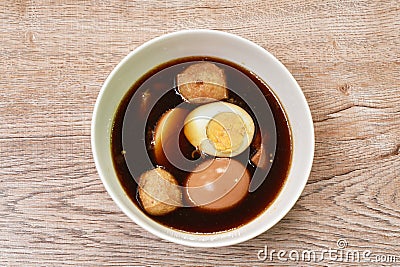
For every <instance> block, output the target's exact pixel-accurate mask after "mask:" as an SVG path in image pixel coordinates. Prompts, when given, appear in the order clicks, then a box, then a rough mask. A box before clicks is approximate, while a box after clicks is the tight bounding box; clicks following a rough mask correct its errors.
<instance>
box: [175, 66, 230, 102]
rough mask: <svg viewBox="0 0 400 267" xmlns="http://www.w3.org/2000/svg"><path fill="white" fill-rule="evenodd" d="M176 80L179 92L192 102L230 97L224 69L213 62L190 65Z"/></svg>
mask: <svg viewBox="0 0 400 267" xmlns="http://www.w3.org/2000/svg"><path fill="white" fill-rule="evenodd" d="M176 80H177V84H178V91H179V93H180V94H181V96H182V97H183V98H184V99H186V100H187V101H189V102H191V103H209V102H213V101H217V100H222V99H225V98H227V97H228V90H227V88H226V77H225V73H224V70H223V69H221V68H219V67H218V66H217V65H215V64H213V63H211V62H206V61H205V62H201V63H196V64H193V65H190V66H189V67H188V68H186V69H185V70H184V71H183V72H182V73H180V74H178V75H177V78H176Z"/></svg>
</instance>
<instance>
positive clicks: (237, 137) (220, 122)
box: [206, 112, 246, 153]
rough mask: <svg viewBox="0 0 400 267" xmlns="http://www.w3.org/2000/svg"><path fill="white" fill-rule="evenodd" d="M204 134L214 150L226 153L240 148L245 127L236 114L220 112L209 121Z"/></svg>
mask: <svg viewBox="0 0 400 267" xmlns="http://www.w3.org/2000/svg"><path fill="white" fill-rule="evenodd" d="M206 133H207V138H208V139H209V140H210V141H211V142H212V143H213V144H214V147H215V149H216V150H218V151H221V152H225V153H227V152H232V151H235V150H236V149H238V148H239V147H240V146H241V144H242V143H243V138H244V136H245V134H246V126H245V124H244V122H243V120H242V118H240V116H239V115H237V114H236V113H232V112H222V113H219V114H217V115H215V116H214V117H213V118H212V119H211V120H210V122H209V123H208V125H207V129H206Z"/></svg>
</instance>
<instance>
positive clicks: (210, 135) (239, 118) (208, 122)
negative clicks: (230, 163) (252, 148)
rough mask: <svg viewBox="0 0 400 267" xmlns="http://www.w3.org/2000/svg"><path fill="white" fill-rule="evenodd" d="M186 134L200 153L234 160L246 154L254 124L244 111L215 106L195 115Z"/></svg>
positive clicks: (204, 107) (198, 110)
mask: <svg viewBox="0 0 400 267" xmlns="http://www.w3.org/2000/svg"><path fill="white" fill-rule="evenodd" d="M184 124H185V126H184V134H185V136H186V138H187V139H188V140H189V142H190V143H191V144H192V145H193V146H195V147H196V148H197V149H199V150H200V151H202V152H204V153H207V154H209V155H213V156H217V157H234V156H236V155H239V154H240V153H242V152H243V151H245V150H246V149H247V148H248V147H249V145H250V143H251V141H252V139H253V135H254V122H253V119H252V118H251V116H250V115H249V114H248V113H247V112H246V111H245V110H244V109H243V108H241V107H239V106H237V105H234V104H231V103H227V102H222V101H219V102H213V103H209V104H205V105H202V106H199V107H197V108H196V109H194V110H193V111H191V112H190V113H189V114H188V115H187V117H186V119H185V122H184Z"/></svg>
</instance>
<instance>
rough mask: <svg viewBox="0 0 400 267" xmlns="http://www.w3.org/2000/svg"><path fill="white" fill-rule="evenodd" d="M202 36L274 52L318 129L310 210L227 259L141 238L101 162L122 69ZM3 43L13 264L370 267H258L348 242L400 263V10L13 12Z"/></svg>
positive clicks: (148, 2) (0, 224)
mask: <svg viewBox="0 0 400 267" xmlns="http://www.w3.org/2000/svg"><path fill="white" fill-rule="evenodd" d="M192 28H208V29H218V30H223V31H227V32H230V33H235V34H238V35H240V36H243V37H245V38H248V39H249V40H251V41H254V42H256V43H257V44H259V45H261V46H262V47H264V48H266V49H267V50H268V51H270V52H271V53H272V54H274V55H275V56H276V57H277V58H278V59H279V60H281V61H282V62H283V63H284V64H285V65H286V67H287V68H288V69H289V70H290V71H291V73H292V74H293V75H294V77H295V78H296V80H297V81H298V83H299V84H300V86H301V88H302V89H303V92H304V94H305V96H306V98H307V101H308V103H309V105H310V108H311V112H312V116H313V120H314V122H315V124H314V126H315V133H316V153H315V159H314V165H313V169H312V173H311V175H310V178H309V182H308V184H307V186H306V188H305V190H304V192H303V194H302V196H301V198H300V199H299V201H298V202H297V204H296V205H295V206H294V208H293V209H292V210H291V211H290V212H289V213H288V215H287V216H286V217H285V218H284V219H283V220H282V221H281V222H279V223H278V224H277V225H276V226H274V227H273V228H272V229H270V230H269V231H267V232H266V233H264V234H262V235H260V236H259V237H257V238H255V239H253V240H250V241H247V242H245V243H242V244H239V245H235V246H230V247H224V248H215V249H198V248H189V247H184V246H180V245H176V244H172V243H169V242H167V241H163V240H160V239H159V238H157V237H155V236H153V235H151V234H149V233H147V232H146V231H145V230H143V229H141V228H140V227H139V226H137V225H136V224H134V223H133V222H131V221H130V220H129V219H128V217H127V216H125V215H124V214H123V213H122V212H121V211H120V210H119V209H118V207H117V206H116V205H115V204H114V203H113V201H112V200H111V198H110V197H109V196H108V194H107V193H106V191H105V189H104V187H103V185H102V184H101V181H100V179H99V177H98V174H97V172H96V170H95V166H94V163H93V160H92V155H91V147H90V122H91V113H92V110H93V105H94V103H95V100H96V97H97V94H98V92H99V89H100V87H101V85H102V83H103V81H104V80H105V78H106V77H107V75H108V74H109V73H110V71H111V70H112V69H113V68H114V67H115V65H116V64H117V63H118V62H119V61H120V60H121V59H122V58H123V57H124V56H125V55H126V54H128V53H129V52H130V51H131V50H133V49H134V48H135V47H137V46H138V45H140V44H142V43H143V42H145V41H147V40H150V39H151V38H154V37H156V36H159V35H161V34H163V33H167V32H172V31H176V30H181V29H192ZM0 40H1V46H0V62H1V64H0V121H1V124H0V157H1V161H0V266H62V265H65V266H137V265H140V266H142V265H152V266H156V265H158V266H167V265H180V266H183V265H187V266H194V265H196V266H198V265H205V266H217V265H218V266H266V265H277V266H282V265H287V266H292V265H295V264H298V265H301V266H309V265H315V266H328V265H329V266H334V265H337V266H343V265H349V266H359V265H360V263H351V262H348V263H338V262H334V261H327V260H325V261H322V262H318V263H307V262H294V261H287V262H283V261H280V260H279V259H277V258H276V257H275V258H274V260H273V261H269V260H267V261H264V262H262V261H259V260H258V259H257V252H258V250H260V249H263V248H264V246H265V245H267V246H268V248H270V249H275V250H280V249H284V250H288V251H289V250H293V249H294V250H302V249H309V250H317V251H321V250H322V249H329V248H332V249H335V248H337V245H336V241H337V240H338V239H340V238H344V239H346V241H347V242H348V249H353V250H366V249H369V250H371V251H372V252H373V253H374V254H383V255H397V256H398V260H399V261H400V246H399V244H400V229H399V225H400V208H399V206H400V60H399V55H400V4H399V2H398V1H396V0H393V1H389V0H388V1H366V0H361V1H355V0H346V1H333V0H328V1H322V0H317V1H303V0H302V1H300V0H294V1H262V0H247V1H238V0H233V1H216V0H208V1H199V2H197V1H189V0H183V1H177V0H169V1H153V0H145V1H125V0H116V1H111V0H93V1H83V0H77V1H60V0H54V1H46V0H14V1H11V0H0ZM365 265H370V266H372V265H376V266H378V265H382V264H377V263H366V264H365ZM385 265H386V264H385ZM388 265H389V264H388ZM394 265H396V264H394ZM399 265H400V262H398V263H397V266H399Z"/></svg>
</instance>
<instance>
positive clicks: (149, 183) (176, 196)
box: [139, 167, 183, 216]
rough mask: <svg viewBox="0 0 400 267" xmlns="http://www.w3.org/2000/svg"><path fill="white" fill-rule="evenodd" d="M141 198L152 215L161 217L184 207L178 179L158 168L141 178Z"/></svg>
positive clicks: (146, 209)
mask: <svg viewBox="0 0 400 267" xmlns="http://www.w3.org/2000/svg"><path fill="white" fill-rule="evenodd" d="M139 198H140V201H141V203H142V206H143V208H144V209H145V211H146V212H147V213H149V214H150V215H155V216H160V215H165V214H167V213H170V212H172V211H174V210H176V209H177V208H178V207H180V206H182V205H183V204H182V191H181V189H180V187H179V185H178V183H177V181H176V179H175V178H174V177H173V176H172V175H171V174H170V173H169V172H167V171H166V170H164V169H161V168H160V167H157V168H155V169H152V170H150V171H147V172H145V173H143V174H142V175H141V176H140V178H139Z"/></svg>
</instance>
